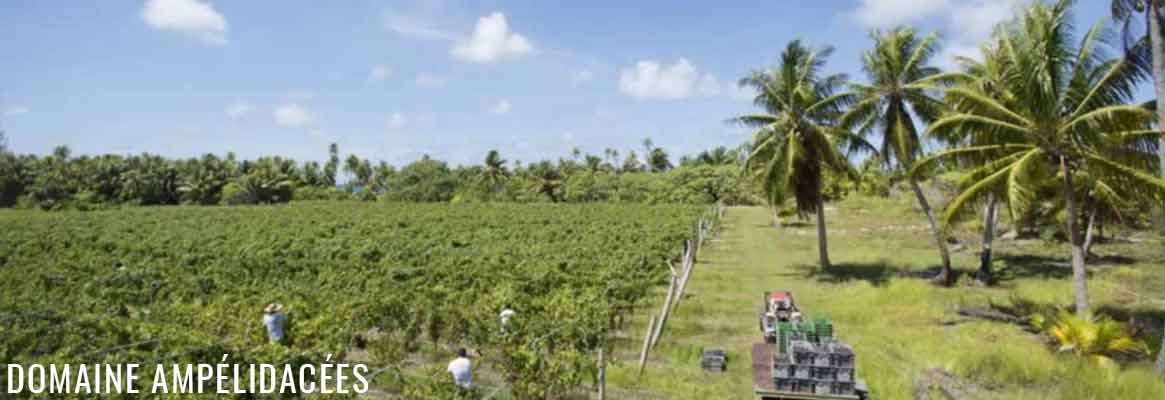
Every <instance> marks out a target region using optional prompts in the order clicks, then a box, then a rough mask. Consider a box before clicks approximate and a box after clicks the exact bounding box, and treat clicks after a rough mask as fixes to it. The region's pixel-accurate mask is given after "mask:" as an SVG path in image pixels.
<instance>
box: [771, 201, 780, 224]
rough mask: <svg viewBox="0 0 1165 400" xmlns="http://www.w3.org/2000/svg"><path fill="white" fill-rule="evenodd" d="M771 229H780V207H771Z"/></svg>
mask: <svg viewBox="0 0 1165 400" xmlns="http://www.w3.org/2000/svg"><path fill="white" fill-rule="evenodd" d="M772 208H773V228H777V229H781V210H780V207H777V206H773V207H772Z"/></svg>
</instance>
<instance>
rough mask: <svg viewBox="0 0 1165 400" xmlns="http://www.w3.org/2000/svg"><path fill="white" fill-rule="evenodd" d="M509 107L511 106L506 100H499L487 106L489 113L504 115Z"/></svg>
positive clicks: (508, 110)
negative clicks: (491, 105)
mask: <svg viewBox="0 0 1165 400" xmlns="http://www.w3.org/2000/svg"><path fill="white" fill-rule="evenodd" d="M511 108H513V107H512V106H511V105H510V102H509V101H508V100H500V101H498V102H497V104H494V105H493V107H490V108H489V112H490V114H497V115H504V114H507V113H509V112H510V109H511Z"/></svg>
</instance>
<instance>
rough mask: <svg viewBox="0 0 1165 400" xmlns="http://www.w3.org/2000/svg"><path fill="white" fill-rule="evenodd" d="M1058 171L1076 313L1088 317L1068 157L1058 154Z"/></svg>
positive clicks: (1082, 257)
mask: <svg viewBox="0 0 1165 400" xmlns="http://www.w3.org/2000/svg"><path fill="white" fill-rule="evenodd" d="M1060 172H1061V173H1063V174H1064V199H1065V201H1066V202H1067V204H1068V215H1067V220H1068V240H1069V241H1071V242H1072V284H1073V287H1074V289H1075V291H1076V315H1077V316H1080V317H1088V316H1089V310H1088V271H1087V270H1086V269H1084V246H1082V245H1081V243H1080V226H1079V221H1077V220H1076V216H1077V215H1079V214H1077V212H1076V195H1075V193H1076V192H1075V188H1073V186H1072V169H1070V168H1068V159H1067V158H1065V157H1064V156H1060Z"/></svg>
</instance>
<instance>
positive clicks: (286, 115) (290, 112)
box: [271, 103, 315, 128]
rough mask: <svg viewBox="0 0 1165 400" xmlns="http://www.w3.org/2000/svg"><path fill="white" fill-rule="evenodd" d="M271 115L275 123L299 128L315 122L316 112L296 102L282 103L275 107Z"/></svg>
mask: <svg viewBox="0 0 1165 400" xmlns="http://www.w3.org/2000/svg"><path fill="white" fill-rule="evenodd" d="M271 116H272V117H274V118H275V123H276V124H279V126H283V127H288V128H298V127H301V126H305V125H308V124H311V123H312V122H315V114H313V113H312V112H311V110H308V109H307V108H304V107H303V106H301V105H299V104H296V103H287V104H281V105H279V106H278V107H275V110H274V111H272V113H271Z"/></svg>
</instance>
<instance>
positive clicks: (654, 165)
mask: <svg viewBox="0 0 1165 400" xmlns="http://www.w3.org/2000/svg"><path fill="white" fill-rule="evenodd" d="M646 157H647V162H645V163H644V164H645V165H647V167H648V168H649V171H651V172H664V171H667V170H670V169H672V165H671V160H668V159H667V158H668V155H667V151H664V149H662V148H659V147H656V148H653V149H651V152H650V153H647V155H646Z"/></svg>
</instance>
